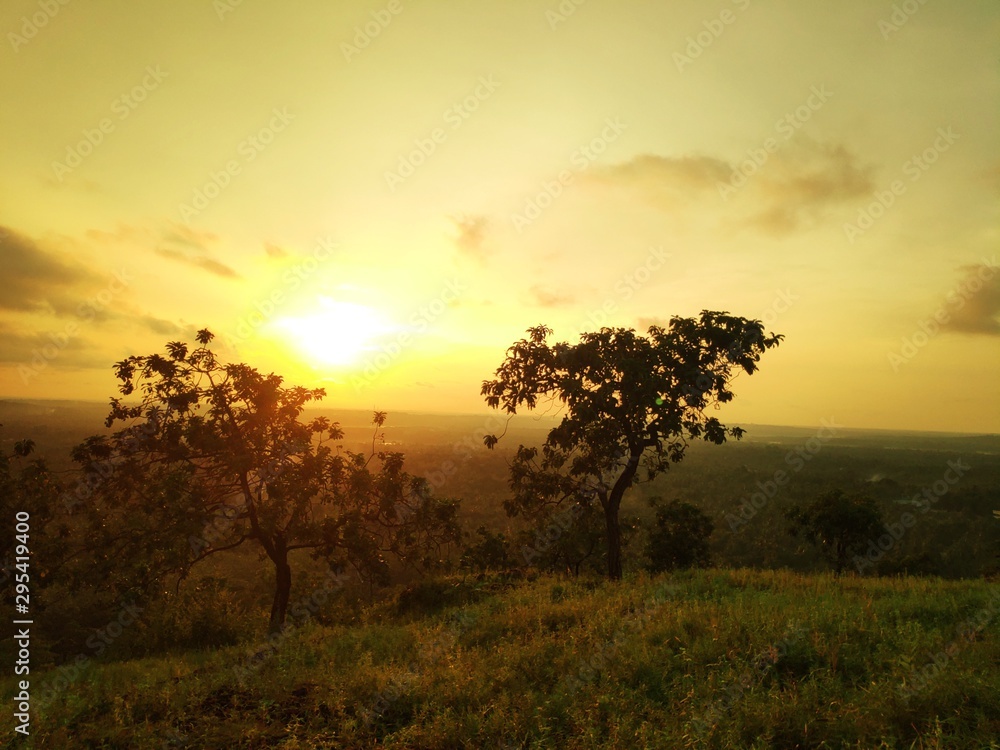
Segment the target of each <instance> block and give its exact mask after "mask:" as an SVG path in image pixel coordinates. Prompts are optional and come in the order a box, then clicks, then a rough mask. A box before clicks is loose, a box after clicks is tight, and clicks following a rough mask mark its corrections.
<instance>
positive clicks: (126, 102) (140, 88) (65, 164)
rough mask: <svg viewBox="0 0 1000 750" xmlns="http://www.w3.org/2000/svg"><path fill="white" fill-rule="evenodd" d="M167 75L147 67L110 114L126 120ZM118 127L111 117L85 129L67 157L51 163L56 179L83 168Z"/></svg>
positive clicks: (120, 120)
mask: <svg viewBox="0 0 1000 750" xmlns="http://www.w3.org/2000/svg"><path fill="white" fill-rule="evenodd" d="M168 75H170V74H169V73H166V72H165V71H163V70H161V69H160V66H159V65H157V66H156V67H153V66H149V67H147V68H146V74H145V75H144V76H143V78H142V81H140V82H139V83H138V84H136V85H135V86H133V87H132V88H131V89H130V90H129V91H126V92H125V93H124V94H122V95H121V96H119V97H117V98H116V99H115V100H114V101H112V102H111V112H112V113H113V114H116V115H118V122H122V121H124V120H127V119H128V118H129V116H130V115H131V114H132V113H133V112H134V111H135V110H136V109H137V108H138V107H139V105H140V104H142V103H143V102H144V101H146V99H147V98H149V95H150V94H151V93H153V92H154V91H156V90H157V89H158V88H159V87H160V84H161V83H163V81H165V80H166V78H167V76H168ZM117 127H118V123H116V122H115V121H114V120H112V119H111V118H110V117H104V118H102V119H101V121H100V122H98V123H97V126H96V127H93V128H84V129H83V131H82V135H83V138H81V139H80V140H79V141H77V142H76V143H75V144H73V145H71V146H67V147H66V156H65V158H64V159H63V161H54V162H52V172H53V174H55V176H56V179H58V180H59V182H62V181H63V179H64V178H65V177H66V175H68V174H71V173H72V172H73V170H75V169H77V168H78V167H79V166H80V165H82V164H83V162H84V160H86V159H87V157H89V156H90V155H91V154H93V153H94V151H95V150H96V149H97V148H98V147H99V146H100V145H101V144H102V143H104V140H105V138H106V137H107V136H109V135H111V134H112V133H114V132H115V129H116V128H117Z"/></svg>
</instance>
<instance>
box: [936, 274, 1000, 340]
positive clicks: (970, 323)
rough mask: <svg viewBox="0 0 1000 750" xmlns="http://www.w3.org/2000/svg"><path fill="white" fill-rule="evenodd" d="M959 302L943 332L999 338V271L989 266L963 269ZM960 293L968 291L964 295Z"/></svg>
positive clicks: (958, 296) (952, 310)
mask: <svg viewBox="0 0 1000 750" xmlns="http://www.w3.org/2000/svg"><path fill="white" fill-rule="evenodd" d="M960 270H962V271H964V272H965V278H964V280H963V281H962V283H961V284H959V290H960V291H959V293H958V295H957V297H956V299H957V300H958V301H957V302H956V303H955V306H954V308H953V309H951V308H949V309H950V310H951V316H950V318H949V320H948V322H947V323H945V324H944V325H943V326H942V328H944V329H945V330H949V331H954V332H958V333H981V334H987V335H989V336H1000V268H998V267H997V266H995V265H987V264H986V263H977V264H976V265H972V266H962V268H961V269H960ZM961 290H965V293H963V292H962V291H961Z"/></svg>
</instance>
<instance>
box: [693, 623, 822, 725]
mask: <svg viewBox="0 0 1000 750" xmlns="http://www.w3.org/2000/svg"><path fill="white" fill-rule="evenodd" d="M806 633H807V630H806V628H805V627H804V626H802V625H795V624H794V623H792V624H791V625H790V626H789V630H788V633H787V635H785V636H784V637H783V638H782V639H781V640H780V641H778V642H777V643H774V644H772V645H770V646H768V647H767V648H765V649H763V650H762V651H760V652H759V653H758V654H757V655H756V657H755V658H754V659H753V661H752V662H751V668H750V669H749V670H748V671H746V672H745V673H744V674H743V675H742V677H740V679H739V680H737V681H736V682H734V683H732V684H730V685H729V686H728V687H727V688H726V690H725V692H724V694H723V696H722V697H721V698H718V699H717V700H715V701H714V702H713V703H712V704H711V705H710V706H709V708H708V710H707V711H706V712H705V713H703V714H701V715H700V716H698V717H695V718H694V719H692V721H691V724H692V726H693V727H694V729H695V730H696V731H697V732H698V733H699V734H705V733H707V732H709V731H710V730H711V729H712V727H713V726H715V724H716V723H717V722H718V721H719V719H720V718H722V717H723V716H725V715H726V714H727V713H728V712H729V711H730V710H732V708H733V706H735V705H736V703H737V701H739V700H740V699H741V698H742V697H743V695H744V694H745V693H746V692H747V691H748V690H751V689H753V688H754V687H756V686H757V685H758V684H759V683H760V682H761V681H762V680H763V679H764V677H766V676H767V673H768V672H770V671H771V670H772V669H773V668H774V666H775V665H776V664H777V663H778V662H779V661H780V660H781V659H782V658H783V657H784V656H785V655H786V654H787V653H788V651H789V649H790V648H791V647H792V646H794V645H795V644H796V643H798V642H799V641H801V640H802V638H803V637H804V636H805V634H806Z"/></svg>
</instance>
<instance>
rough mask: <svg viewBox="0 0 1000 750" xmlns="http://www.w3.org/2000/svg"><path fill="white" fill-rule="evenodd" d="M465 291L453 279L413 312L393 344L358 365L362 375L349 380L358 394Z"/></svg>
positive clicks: (458, 282) (459, 281) (465, 287)
mask: <svg viewBox="0 0 1000 750" xmlns="http://www.w3.org/2000/svg"><path fill="white" fill-rule="evenodd" d="M468 289H469V287H468V286H467V285H466V284H465V283H464V282H463V281H462V280H461V279H452V280H450V281H448V282H447V283H446V284H445V285H444V287H443V288H442V289H441V292H440V294H438V296H436V297H435V298H434V299H432V300H431V301H430V302H427V303H425V304H423V305H421V306H420V307H419V308H418V309H417V310H414V311H413V313H411V314H410V317H409V318H408V319H407V326H406V327H405V328H404V329H403V330H401V331H400V332H399V333H397V334H396V336H395V338H394V339H393V340H392V341H389V342H388V343H387V344H384V345H383V346H382V347H380V349H379V351H378V352H377V353H375V354H373V355H371V356H370V357H368V358H366V359H365V361H364V362H362V363H361V364H362V369H361V374H360V375H355V376H354V377H352V378H351V383H352V384H353V385H354V389H355V390H356V391H361V390H363V389H364V388H366V387H368V386H370V385H371V384H372V383H374V382H375V381H376V380H377V379H378V377H379V375H381V374H382V373H383V372H385V371H386V370H388V369H389V367H390V366H391V365H392V363H393V362H395V361H396V360H397V359H398V358H399V357H400V355H402V353H403V352H404V351H405V350H406V349H407V348H408V347H410V346H412V345H413V343H414V341H415V340H416V338H417V337H419V336H421V335H423V334H425V333H426V332H427V330H428V329H429V328H430V327H431V325H432V324H433V323H434V321H436V320H438V319H439V318H440V317H441V316H442V315H444V313H445V312H446V311H447V310H448V309H449V308H450V307H451V306H452V305H453V304H454V303H455V302H456V301H457V300H458V299H459V297H461V295H462V294H463V293H464V292H466V291H468Z"/></svg>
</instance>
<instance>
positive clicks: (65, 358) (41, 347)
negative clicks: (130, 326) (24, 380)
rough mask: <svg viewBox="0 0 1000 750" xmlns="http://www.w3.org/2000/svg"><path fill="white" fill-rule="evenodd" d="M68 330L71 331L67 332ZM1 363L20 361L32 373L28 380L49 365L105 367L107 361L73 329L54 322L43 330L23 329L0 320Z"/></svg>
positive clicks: (60, 366)
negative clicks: (47, 329) (53, 326)
mask: <svg viewBox="0 0 1000 750" xmlns="http://www.w3.org/2000/svg"><path fill="white" fill-rule="evenodd" d="M70 330H71V331H72V332H70ZM0 363H2V364H15V365H23V366H24V367H26V368H28V369H29V370H32V371H33V373H34V374H31V375H27V374H26V375H25V376H26V377H28V382H29V383H30V382H31V380H33V379H34V377H36V376H37V375H39V374H40V373H43V372H45V371H47V370H49V369H51V368H66V367H72V368H93V367H107V366H108V365H109V361H108V360H107V359H106V358H105V357H102V356H100V355H99V354H98V352H97V350H96V347H94V345H93V344H92V343H91V342H89V341H88V340H87V339H86V338H84V337H83V336H81V335H80V331H79V326H77V327H76V328H74V329H68V328H61V327H59V326H56V327H55V328H53V329H52V330H50V331H45V332H26V331H23V330H18V329H15V328H12V327H10V326H7V325H4V324H2V323H0Z"/></svg>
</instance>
